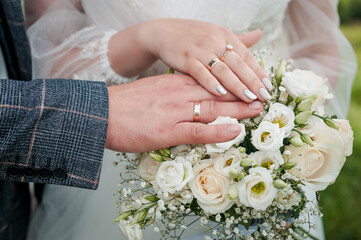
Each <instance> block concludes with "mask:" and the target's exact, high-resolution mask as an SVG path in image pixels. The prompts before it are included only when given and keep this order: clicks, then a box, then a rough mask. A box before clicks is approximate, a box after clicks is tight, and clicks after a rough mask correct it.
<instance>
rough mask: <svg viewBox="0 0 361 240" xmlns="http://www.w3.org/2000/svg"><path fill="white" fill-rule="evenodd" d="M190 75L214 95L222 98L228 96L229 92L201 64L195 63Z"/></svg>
mask: <svg viewBox="0 0 361 240" xmlns="http://www.w3.org/2000/svg"><path fill="white" fill-rule="evenodd" d="M189 74H190V75H191V76H192V77H194V78H195V79H197V80H198V82H199V84H200V85H202V86H203V87H204V88H205V89H207V90H208V91H209V92H210V93H212V94H213V95H216V96H222V95H226V94H227V91H226V90H225V89H224V87H223V86H222V85H221V84H220V83H219V81H218V80H217V79H216V78H215V77H214V76H213V75H212V74H211V73H210V72H209V70H208V69H207V68H206V67H205V65H203V64H202V63H201V62H199V61H196V62H194V63H193V64H192V67H191V71H190V72H189Z"/></svg>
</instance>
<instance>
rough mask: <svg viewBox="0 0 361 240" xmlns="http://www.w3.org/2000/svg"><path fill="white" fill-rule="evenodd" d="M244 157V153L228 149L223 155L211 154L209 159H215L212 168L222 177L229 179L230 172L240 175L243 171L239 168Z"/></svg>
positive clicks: (235, 149) (236, 149)
mask: <svg viewBox="0 0 361 240" xmlns="http://www.w3.org/2000/svg"><path fill="white" fill-rule="evenodd" d="M243 157H246V154H245V153H241V152H240V151H239V149H238V148H234V147H232V148H230V149H229V150H228V151H226V152H225V153H221V154H214V155H213V154H212V156H211V158H215V159H216V160H215V162H214V168H215V169H216V170H217V171H218V172H220V173H222V174H223V175H224V176H226V177H229V172H230V171H231V170H233V171H235V172H237V173H240V172H241V171H242V169H243V167H241V165H240V164H241V160H242V158H243Z"/></svg>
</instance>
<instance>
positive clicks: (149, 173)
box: [138, 154, 161, 181]
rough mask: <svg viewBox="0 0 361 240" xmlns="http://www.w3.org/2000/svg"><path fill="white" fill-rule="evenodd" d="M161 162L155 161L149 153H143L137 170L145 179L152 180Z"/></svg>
mask: <svg viewBox="0 0 361 240" xmlns="http://www.w3.org/2000/svg"><path fill="white" fill-rule="evenodd" d="M160 165H161V163H160V162H158V161H155V160H154V159H153V158H152V157H151V156H149V154H143V155H142V156H141V158H140V162H139V165H138V172H139V174H140V176H141V177H142V178H144V179H145V180H147V181H153V180H154V179H155V174H156V173H157V171H158V168H159V167H160Z"/></svg>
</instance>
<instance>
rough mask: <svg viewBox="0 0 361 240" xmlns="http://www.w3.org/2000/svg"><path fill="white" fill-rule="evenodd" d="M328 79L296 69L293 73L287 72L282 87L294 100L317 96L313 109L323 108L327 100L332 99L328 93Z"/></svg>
mask: <svg viewBox="0 0 361 240" xmlns="http://www.w3.org/2000/svg"><path fill="white" fill-rule="evenodd" d="M326 83H327V79H326V78H323V77H321V76H319V75H317V74H315V73H314V72H312V71H306V70H300V69H296V70H294V71H293V72H286V73H285V74H284V76H283V78H282V83H281V84H282V85H283V86H285V88H286V89H287V92H288V93H289V94H290V95H291V97H292V98H293V99H296V98H297V97H301V98H306V97H311V96H313V95H317V99H316V100H315V102H314V103H313V104H312V106H313V108H315V109H317V107H319V106H322V105H323V104H324V102H325V100H326V99H329V98H331V94H329V92H328V90H329V89H328V86H327V84H326Z"/></svg>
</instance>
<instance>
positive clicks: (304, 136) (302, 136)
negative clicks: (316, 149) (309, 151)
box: [301, 134, 314, 147]
mask: <svg viewBox="0 0 361 240" xmlns="http://www.w3.org/2000/svg"><path fill="white" fill-rule="evenodd" d="M301 139H302V141H303V142H304V143H307V144H308V145H310V146H311V147H313V145H314V144H313V141H312V139H311V138H310V136H308V135H307V134H302V135H301Z"/></svg>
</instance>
